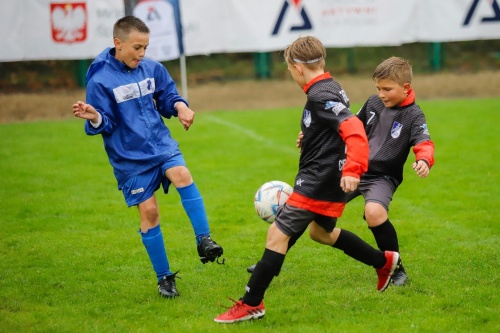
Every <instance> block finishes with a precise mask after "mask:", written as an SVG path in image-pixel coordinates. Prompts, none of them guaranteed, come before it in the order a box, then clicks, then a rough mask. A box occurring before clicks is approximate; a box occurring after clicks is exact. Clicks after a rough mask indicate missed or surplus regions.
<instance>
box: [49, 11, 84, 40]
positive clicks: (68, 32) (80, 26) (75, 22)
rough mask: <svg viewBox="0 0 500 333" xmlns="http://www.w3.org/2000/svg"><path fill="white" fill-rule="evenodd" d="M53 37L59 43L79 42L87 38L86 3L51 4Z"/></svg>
mask: <svg viewBox="0 0 500 333" xmlns="http://www.w3.org/2000/svg"><path fill="white" fill-rule="evenodd" d="M50 21H51V26H52V39H53V40H54V41H55V42H57V43H69V44H71V43H77V42H83V41H85V40H86V39H87V8H86V3H84V2H79V3H52V4H50Z"/></svg>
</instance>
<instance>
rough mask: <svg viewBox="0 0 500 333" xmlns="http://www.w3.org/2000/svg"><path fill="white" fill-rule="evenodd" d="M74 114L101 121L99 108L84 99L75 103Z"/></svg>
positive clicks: (93, 120) (95, 121)
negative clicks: (86, 102)
mask: <svg viewBox="0 0 500 333" xmlns="http://www.w3.org/2000/svg"><path fill="white" fill-rule="evenodd" d="M73 115H74V116H75V117H78V118H82V119H88V120H90V121H91V122H93V123H97V122H98V121H99V114H98V112H97V110H96V109H95V108H94V107H93V106H92V105H90V104H85V103H84V102H82V101H78V102H76V103H75V104H73Z"/></svg>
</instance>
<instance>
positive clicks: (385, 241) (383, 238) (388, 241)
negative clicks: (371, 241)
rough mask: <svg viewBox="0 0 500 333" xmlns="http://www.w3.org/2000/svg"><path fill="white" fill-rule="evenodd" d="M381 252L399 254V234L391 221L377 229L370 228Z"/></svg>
mask: <svg viewBox="0 0 500 333" xmlns="http://www.w3.org/2000/svg"><path fill="white" fill-rule="evenodd" d="M369 229H370V230H371V232H372V233H373V237H375V242H377V246H378V248H379V249H380V251H382V252H383V251H395V252H399V242H398V234H397V233H396V229H395V228H394V226H393V225H392V223H391V221H389V220H387V221H385V222H384V223H382V224H381V225H378V226H376V227H369Z"/></svg>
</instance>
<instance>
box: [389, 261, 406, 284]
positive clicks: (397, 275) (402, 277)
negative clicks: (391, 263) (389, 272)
mask: <svg viewBox="0 0 500 333" xmlns="http://www.w3.org/2000/svg"><path fill="white" fill-rule="evenodd" d="M407 281H408V275H406V271H405V269H404V268H403V265H400V266H399V268H398V269H397V270H396V271H395V272H394V275H393V276H392V284H393V285H394V286H403V285H404V284H405V283H406V282H407Z"/></svg>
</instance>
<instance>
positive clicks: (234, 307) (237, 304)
mask: <svg viewBox="0 0 500 333" xmlns="http://www.w3.org/2000/svg"><path fill="white" fill-rule="evenodd" d="M229 299H230V300H231V301H232V302H233V303H234V304H233V305H232V306H226V305H222V304H220V303H219V306H220V307H222V308H225V309H229V313H233V312H235V311H236V310H237V309H239V308H240V307H243V302H240V301H241V299H240V301H235V300H234V298H232V297H229Z"/></svg>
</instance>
